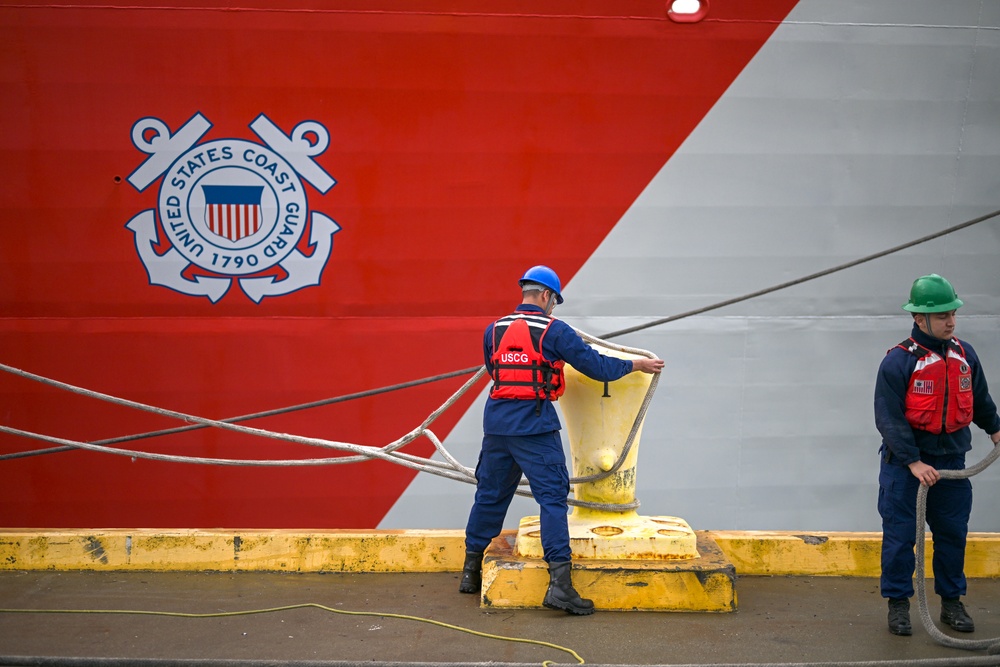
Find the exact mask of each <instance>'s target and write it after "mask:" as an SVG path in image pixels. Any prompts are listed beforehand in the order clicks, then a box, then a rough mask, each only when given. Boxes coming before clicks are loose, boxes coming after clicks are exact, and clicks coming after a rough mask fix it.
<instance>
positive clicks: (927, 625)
mask: <svg viewBox="0 0 1000 667" xmlns="http://www.w3.org/2000/svg"><path fill="white" fill-rule="evenodd" d="M998 457H1000V444H998V445H995V446H994V447H993V451H991V452H990V453H989V454H987V455H986V457H985V458H983V460H982V461H980V462H979V463H977V464H976V465H974V466H971V467H969V468H966V469H964V470H939V471H938V473H939V474H940V475H941V478H942V479H966V478H968V477H972V476H973V475H978V474H979V473H981V472H982V471H983V470H986V468H988V467H989V466H990V464H991V463H993V462H994V461H996V460H997V458H998ZM929 489H930V487H928V486H925V485H924V484H921V485H920V488H919V489H918V490H917V535H916V537H917V544H916V567H915V568H914V569H915V571H916V591H917V605H918V607H919V610H920V620H921V622H923V624H924V629H925V630H927V634H929V635H930V636H931V637H932V638H933V639H934V641H936V642H937V643H939V644H941V645H943V646H947V647H949V648H961V649H966V650H970V651H978V650H982V649H987V650H988V652H989V654H990V655H997V654H1000V637H995V638H993V639H959V638H957V637H951V636H949V635H946V634H945V633H943V632H941V630H939V629H938V627H937V626H936V625H935V624H934V620H933V619H932V618H931V613H930V610H929V609H928V607H927V587H926V576H925V559H924V552H925V545H924V540H925V538H926V529H925V523H926V521H927V491H928V490H929Z"/></svg>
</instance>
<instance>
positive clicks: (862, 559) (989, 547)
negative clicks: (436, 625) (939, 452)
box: [0, 528, 1000, 578]
mask: <svg viewBox="0 0 1000 667" xmlns="http://www.w3.org/2000/svg"><path fill="white" fill-rule="evenodd" d="M696 532H700V533H704V534H705V535H707V536H709V537H711V538H712V539H713V540H715V542H716V543H717V544H718V545H719V548H720V549H721V550H722V552H723V553H724V554H725V555H726V557H727V558H728V559H729V560H730V561H732V563H733V565H734V566H735V567H736V573H737V575H738V576H754V575H792V576H796V575H797V576H845V577H877V576H879V571H880V568H879V551H880V549H881V534H880V533H847V532H829V533H817V532H809V533H805V532H795V531H780V532H768V531H696ZM512 534H513V533H512ZM464 537H465V536H464V532H463V531H461V530H385V531H364V530H327V531H317V532H311V531H297V530H224V529H217V530H170V529H136V530H126V529H96V528H95V529H73V530H52V529H37V530H31V529H23V528H8V529H0V571H13V570H57V571H59V570H66V571H69V570H135V571H173V572H176V571H247V572H457V571H459V570H461V569H462V562H463V559H464V553H465V546H464ZM931 556H932V549H931V544H930V541H928V543H927V554H926V561H927V564H928V568H929V567H930V562H931ZM965 571H966V575H967V576H969V577H973V578H983V577H986V578H992V577H1000V533H970V534H969V540H968V547H967V549H966V568H965ZM928 576H930V573H928Z"/></svg>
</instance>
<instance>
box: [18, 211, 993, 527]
mask: <svg viewBox="0 0 1000 667" xmlns="http://www.w3.org/2000/svg"><path fill="white" fill-rule="evenodd" d="M998 215H1000V210H996V211H993V212H992V213H987V214H985V215H982V216H979V217H977V218H973V219H971V220H967V221H965V222H962V223H959V224H957V225H953V226H951V227H948V228H946V229H943V230H940V231H938V232H935V233H933V234H928V235H926V236H923V237H920V238H918V239H915V240H912V241H909V242H907V243H903V244H900V245H897V246H894V247H892V248H889V249H887V250H882V251H880V252H877V253H874V254H871V255H867V256H865V257H862V258H860V259H856V260H853V261H850V262H846V263H844V264H840V265H838V266H834V267H831V268H829V269H825V270H823V271H818V272H816V273H812V274H809V275H807V276H803V277H801V278H798V279H796V280H792V281H788V282H785V283H781V284H778V285H773V286H771V287H767V288H765V289H761V290H757V291H755V292H750V293H748V294H744V295H742V296H739V297H735V298H732V299H727V300H724V301H720V302H717V303H715V304H712V305H709V306H706V307H703V308H698V309H695V310H690V311H687V312H684V313H679V314H677V315H672V316H670V317H666V318H662V319H658V320H653V321H651V322H647V323H645V324H642V325H638V326H635V327H630V328H627V329H620V330H618V331H613V332H610V333H607V334H604V335H603V336H601V337H599V338H598V337H594V336H590V335H589V334H586V333H584V332H582V331H579V330H577V331H578V333H580V335H581V336H582V337H583V338H584V339H585V340H587V341H588V342H590V343H592V344H596V345H603V346H605V347H607V348H608V349H616V350H619V351H627V352H630V353H633V354H641V355H642V356H648V357H651V358H655V355H653V354H652V353H650V352H647V351H645V350H638V349H637V348H628V347H624V346H617V345H614V344H613V343H610V342H608V340H607V339H609V338H614V337H618V336H622V335H625V334H628V333H634V332H636V331H641V330H644V329H648V328H652V327H655V326H660V325H662V324H666V323H669V322H673V321H676V320H680V319H683V318H686V317H691V316H693V315H698V314H701V313H705V312H709V311H711V310H716V309H718V308H722V307H724V306H728V305H732V304H735V303H739V302H741V301H746V300H749V299H752V298H755V297H758V296H763V295H765V294H769V293H771V292H776V291H778V290H782V289H786V288H788V287H792V286H795V285H799V284H802V283H805V282H808V281H810V280H815V279H817V278H821V277H823V276H827V275H830V274H832V273H836V272H838V271H843V270H845V269H848V268H851V267H854V266H858V265H859V264H863V263H865V262H870V261H872V260H874V259H878V258H880V257H884V256H886V255H890V254H892V253H895V252H899V251H900V250H904V249H906V248H911V247H913V246H916V245H919V244H921V243H926V242H928V241H931V240H934V239H937V238H940V237H943V236H946V235H948V234H952V233H954V232H957V231H959V230H962V229H965V228H967V227H971V226H972V225H975V224H978V223H980V222H984V221H986V220H989V219H991V218H994V217H996V216H998ZM0 370H4V371H7V372H10V373H14V374H17V375H21V376H22V377H25V378H28V379H33V380H36V381H39V382H46V383H49V384H52V385H53V386H58V387H60V388H63V389H66V390H68V391H76V393H81V394H84V395H90V396H93V397H95V398H100V399H101V400H108V401H110V402H120V403H119V404H122V405H128V406H129V407H133V408H137V409H141V410H147V411H150V412H155V413H158V414H162V415H164V416H169V417H174V418H176V419H181V420H184V421H187V422H189V425H187V426H183V427H177V428H175V429H165V430H162V431H152V432H149V433H141V434H136V435H131V436H122V437H118V438H112V439H108V440H100V441H96V442H92V443H84V442H79V441H75V440H67V439H62V438H55V437H52V436H46V435H42V434H38V433H31V432H28V431H22V430H19V429H13V428H11V427H7V426H0V432H6V433H9V434H13V435H18V436H22V437H26V438H34V439H37V440H42V441H46V442H50V443H54V444H59V445H61V446H59V447H54V448H48V449H41V450H33V451H27V452H14V453H10V454H3V455H0V461H3V460H9V459H14V458H24V457H27V456H36V455H39V454H48V453H55V452H63V451H69V450H72V449H90V450H92V451H101V452H105V453H110V454H119V455H124V456H130V457H133V458H149V459H154V460H164V461H175V462H184V463H205V464H214V465H258V466H277V465H286V466H295V465H330V464H344V463H356V462H359V461H362V460H368V459H372V458H377V459H382V460H387V461H390V462H392V463H397V464H400V465H404V466H406V467H410V468H413V469H416V470H418V471H421V472H429V473H432V474H436V475H439V476H442V477H447V478H450V479H456V480H458V481H463V482H467V483H471V484H475V475H474V471H473V470H472V469H470V468H468V467H466V466H464V465H462V464H461V463H459V462H458V461H457V460H455V459H454V457H452V456H451V455H450V454H449V453H448V452H447V450H446V449H445V448H444V446H443V444H442V443H441V441H440V439H438V437H437V436H436V435H435V434H434V433H433V432H432V431H430V430H429V429H428V428H427V426H429V425H430V423H431V422H433V421H434V420H435V419H436V418H437V417H438V416H439V415H440V414H441V413H442V412H444V411H445V410H446V409H447V408H449V407H451V405H452V404H454V402H455V401H456V400H458V398H459V397H460V396H461V395H462V394H464V393H465V391H467V390H468V388H469V387H471V386H472V385H474V384H475V383H476V382H477V381H478V380H479V379H480V378H481V377H482V376H483V375H484V374H485V368H484V367H471V368H467V369H462V370H459V371H453V372H451V373H445V374H442V375H438V376H434V377H432V378H425V379H423V380H414V381H411V382H406V383H401V384H398V385H392V386H390V387H385V388H382V389H375V390H370V391H367V392H360V393H358V394H350V395H348V396H344V397H337V398H331V399H324V400H321V401H314V402H312V403H305V404H302V405H298V406H291V407H288V408H280V409H276V410H269V411H266V412H262V413H255V414H253V415H245V416H242V417H230V418H227V419H222V420H212V419H205V418H202V417H195V416H192V415H185V414H183V413H179V412H175V411H169V410H162V409H160V408H154V407H153V406H147V405H144V404H140V403H136V402H134V401H126V400H125V399H115V398H114V397H111V396H108V395H106V394H99V393H98V392H90V391H89V390H85V389H81V388H79V387H73V386H72V385H68V384H66V383H61V382H57V381H55V380H49V379H47V378H42V377H41V376H37V375H34V374H31V373H27V372H26V371H22V370H20V369H16V368H13V367H11V366H7V365H5V364H0ZM470 372H475V375H474V376H473V378H472V379H470V380H469V381H468V382H466V383H465V384H464V385H463V386H462V388H461V389H460V390H459V391H458V392H456V393H455V394H453V395H452V397H451V398H449V399H448V401H446V402H445V404H443V405H442V406H441V407H440V408H438V410H436V411H435V412H434V413H432V414H431V416H430V417H428V419H427V420H425V421H424V423H423V424H421V426H419V427H417V428H416V429H414V430H413V431H411V432H410V433H408V434H406V435H405V436H403V437H402V438H400V439H398V440H396V441H394V442H392V443H389V444H388V445H385V446H384V447H381V448H376V447H365V446H362V445H354V444H350V443H340V442H336V441H328V440H323V439H319V438H303V437H300V436H293V435H290V434H278V433H274V432H272V431H267V430H265V429H253V428H249V427H243V426H239V425H238V424H237V422H240V421H246V420H249V419H255V418H259V417H265V416H274V415H278V414H284V413H287V412H292V411H295V410H301V409H305V408H310V407H318V406H321V405H328V404H331V403H336V402H341V401H345V400H352V399H354V398H362V397H366V396H374V395H376V394H381V393H385V392H388V391H396V390H399V389H404V388H407V387H412V386H416V385H419V384H425V383H428V382H435V381H438V380H441V379H446V378H450V377H457V376H460V375H465V374H468V373H470ZM658 380H659V376H658V375H654V376H653V379H652V382H651V383H650V386H649V389H648V390H647V392H646V396H645V398H644V399H643V402H642V405H641V407H640V409H639V412H638V413H637V415H636V418H635V420H634V422H633V425H632V429H631V431H630V433H629V435H628V438H627V439H626V442H625V443H624V445H623V448H622V452H621V454H620V456H619V457H618V459H617V460H616V461H615V463H614V465H613V466H612V467H611V468H610V469H609V470H607V471H603V472H600V473H597V474H594V475H588V476H584V477H578V478H572V479H570V483H571V484H581V483H586V482H592V481H597V480H600V479H604V478H606V477H608V476H610V475H612V474H614V473H616V472H617V471H618V470H619V469H620V468H621V466H622V465H623V463H624V461H625V460H626V457H627V456H628V454H629V452H630V450H631V447H632V444H633V442H634V440H635V437H636V435H637V433H638V430H639V428H640V427H641V425H642V419H643V418H644V416H645V413H646V410H647V408H648V407H649V403H650V402H651V400H652V394H653V392H654V391H655V389H656V385H657V383H658ZM190 422H193V423H190ZM206 427H213V428H222V429H228V430H234V431H238V432H243V433H246V434H249V435H258V436H261V437H268V438H272V439H278V440H286V441H290V442H297V443H299V444H306V445H312V446H317V447H328V448H331V449H340V450H342V451H348V452H353V453H354V454H355V455H354V456H338V457H331V458H320V459H291V460H249V459H221V458H202V457H187V456H176V455H168V454H152V453H149V452H140V451H137V450H127V449H119V448H112V447H107V445H109V444H116V443H121V442H128V441H132V440H138V439H142V438H148V437H154V436H158V435H166V434H169V433H179V432H184V431H188V430H193V429H198V428H206ZM420 436H424V437H426V438H428V439H429V440H430V441H431V442H432V443H433V444H434V447H435V449H436V450H437V451H438V452H439V453H440V454H441V456H442V457H443V458H444V459H445V461H446V464H442V463H440V462H437V461H433V460H431V459H429V458H422V457H416V456H413V455H410V454H406V453H403V452H398V451H396V450H398V449H400V448H401V447H404V446H405V445H407V444H409V443H410V442H412V441H413V440H416V439H417V438H419V437H420ZM417 461H421V462H422V463H417ZM519 486H521V487H524V486H527V481H526V480H525V479H522V480H521V482H520V484H519ZM517 493H518V495H522V496H527V497H531V493H530V491H525V490H523V489H519V490H518V491H517ZM569 502H570V504H573V505H578V506H587V507H595V508H598V509H604V510H609V511H625V510H628V509H634V508H636V507H638V506H639V501H638V500H636V501H633V502H632V503H627V504H601V503H590V502H582V501H576V500H574V499H572V498H571V499H570V500H569Z"/></svg>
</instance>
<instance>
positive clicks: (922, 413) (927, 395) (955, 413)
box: [896, 338, 973, 433]
mask: <svg viewBox="0 0 1000 667" xmlns="http://www.w3.org/2000/svg"><path fill="white" fill-rule="evenodd" d="M896 347H900V348H902V349H904V350H906V351H907V352H909V353H910V354H912V355H913V356H915V357H916V358H917V367H916V369H914V371H913V375H911V376H910V385H909V387H908V388H907V390H906V421H908V422H909V423H910V426H912V427H913V428H919V429H921V430H924V431H930V432H931V433H941V432H942V431H944V432H945V433H954V432H955V431H958V430H960V429H963V428H965V427H966V426H968V425H969V424H971V423H972V407H973V395H972V369H971V368H970V367H969V362H968V361H967V360H966V359H965V350H964V349H963V348H962V345H961V343H959V342H958V340H957V339H955V338H952V339H951V340H949V341H948V343H947V346H946V349H947V353H946V356H945V357H944V358H942V357H941V355H940V354H939V353H937V352H932V351H931V350H928V349H927V348H925V347H923V346H921V345H919V344H918V343H917V342H916V341H915V340H913V339H912V338H908V339H906V340H904V341H903V342H902V343H900V344H899V345H897V346H896Z"/></svg>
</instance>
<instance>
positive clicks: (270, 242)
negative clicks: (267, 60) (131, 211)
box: [126, 113, 340, 303]
mask: <svg viewBox="0 0 1000 667" xmlns="http://www.w3.org/2000/svg"><path fill="white" fill-rule="evenodd" d="M211 127H212V125H211V123H209V122H208V120H207V119H206V118H205V117H204V116H202V115H201V114H200V113H197V114H195V115H194V116H192V117H191V119H190V120H188V121H187V122H186V123H185V124H184V125H183V126H181V128H180V129H178V130H177V131H176V132H174V133H171V132H170V130H169V128H168V127H167V125H166V124H165V123H164V122H163V121H161V120H159V119H157V118H143V119H141V120H139V121H137V122H136V123H135V125H133V126H132V143H133V145H134V146H135V147H136V148H137V149H139V150H140V151H142V152H143V153H146V154H147V155H148V156H149V157H147V158H146V160H145V161H144V162H143V163H142V164H140V165H139V167H138V168H136V170H135V171H133V172H132V174H131V175H130V176H129V177H128V182H129V183H130V184H131V185H132V186H133V187H134V188H135V189H136V190H138V191H140V192H142V191H144V190H145V189H146V188H148V187H149V186H150V185H152V184H153V183H155V182H156V181H160V180H161V178H162V181H161V182H160V191H159V195H158V197H157V208H156V210H152V209H150V210H146V211H143V212H141V213H139V214H138V215H136V216H135V217H133V218H132V219H131V220H130V221H129V222H128V224H127V225H126V227H127V228H128V229H129V230H130V231H132V233H133V234H134V235H135V247H136V251H137V252H138V254H139V259H140V260H141V261H142V263H143V266H145V267H146V273H147V274H148V275H149V282H150V284H152V285H162V286H163V287H167V288H170V289H172V290H174V291H177V292H181V293H182V294H188V295H191V296H204V297H207V298H208V299H209V300H210V301H211V302H212V303H215V302H217V301H218V300H219V299H221V298H222V297H223V296H225V295H226V293H227V292H228V291H229V289H230V287H232V285H233V283H234V282H236V283H238V284H239V287H240V289H242V290H243V292H244V293H245V294H246V295H247V296H248V297H250V299H251V300H253V301H254V302H255V303H260V301H261V300H262V299H263V298H264V297H268V296H280V295H282V294H289V293H291V292H294V291H296V290H299V289H302V288H305V287H311V286H315V285H319V284H320V279H321V277H322V274H323V269H324V268H325V267H326V264H327V261H328V260H329V258H330V251H331V250H332V249H333V235H334V234H335V233H336V232H338V231H339V230H340V226H339V225H338V224H337V223H336V222H334V221H333V220H332V219H331V218H329V217H327V216H326V215H324V214H322V213H320V212H318V211H310V210H309V206H308V201H307V198H306V191H305V186H304V184H303V181H305V182H308V183H309V184H310V185H312V186H313V187H314V188H316V190H317V191H319V193H320V194H326V193H327V192H328V191H329V190H330V188H332V187H333V186H334V185H335V184H336V181H334V180H333V178H331V177H330V175H329V174H327V173H326V172H325V171H324V170H323V168H322V167H320V166H319V164H317V163H316V161H315V160H314V159H313V158H315V157H316V156H317V155H320V154H321V153H323V152H324V151H325V150H326V149H327V147H328V146H329V143H330V135H329V133H328V132H327V130H326V128H325V127H324V126H323V125H321V124H320V123H317V122H314V121H305V122H302V123H299V124H298V125H297V126H296V127H295V129H294V130H293V131H292V133H291V135H290V136H289V135H286V134H285V133H284V132H282V131H281V130H280V129H279V128H278V127H277V126H276V125H275V124H274V123H272V122H271V121H270V120H269V119H268V118H267V117H266V116H264V115H263V114H261V115H260V116H258V117H257V119H256V120H254V121H253V122H252V123H251V124H250V129H251V130H253V131H254V133H255V134H256V135H257V136H258V137H260V139H261V140H262V142H263V143H255V142H252V141H246V140H243V139H216V140H213V141H207V142H203V143H199V141H201V139H202V137H204V136H205V134H206V133H207V132H208V131H209V130H210V129H211Z"/></svg>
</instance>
